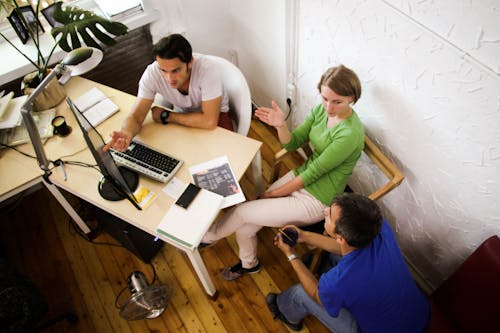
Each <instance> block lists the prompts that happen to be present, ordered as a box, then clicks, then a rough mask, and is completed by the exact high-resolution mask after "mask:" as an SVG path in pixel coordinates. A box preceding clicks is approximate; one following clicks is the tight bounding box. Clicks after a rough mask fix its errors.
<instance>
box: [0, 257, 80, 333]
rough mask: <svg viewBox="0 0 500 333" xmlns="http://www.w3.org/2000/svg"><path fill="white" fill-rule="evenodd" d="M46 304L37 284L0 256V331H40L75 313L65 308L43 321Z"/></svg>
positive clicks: (71, 322) (70, 317)
mask: <svg viewBox="0 0 500 333" xmlns="http://www.w3.org/2000/svg"><path fill="white" fill-rule="evenodd" d="M47 311H48V305H47V303H46V301H45V299H44V298H43V295H42V293H41V292H40V290H39V289H38V288H37V286H36V285H35V284H34V283H33V282H31V281H30V280H29V279H28V278H27V277H25V276H24V275H21V274H20V273H18V272H17V271H16V270H15V269H14V268H13V267H12V266H10V264H9V263H7V261H5V260H3V259H1V258H0V331H1V332H5V333H7V332H12V333H14V332H16V333H21V332H39V331H42V330H45V329H47V328H49V327H50V326H52V325H54V324H56V323H58V322H60V321H62V320H66V321H68V322H69V323H70V324H73V323H75V322H76V321H78V317H77V316H76V315H75V314H74V313H72V312H67V313H64V314H61V315H59V316H57V317H56V318H53V319H49V320H47V321H45V322H43V323H42V319H43V317H44V316H45V314H46V312H47Z"/></svg>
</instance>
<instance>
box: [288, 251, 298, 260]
mask: <svg viewBox="0 0 500 333" xmlns="http://www.w3.org/2000/svg"><path fill="white" fill-rule="evenodd" d="M287 258H288V261H292V260H295V259H299V257H298V256H297V255H296V254H295V253H292V254H290V255H289V256H288V257H287Z"/></svg>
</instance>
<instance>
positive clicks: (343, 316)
mask: <svg viewBox="0 0 500 333" xmlns="http://www.w3.org/2000/svg"><path fill="white" fill-rule="evenodd" d="M277 303H278V307H279V309H280V311H281V313H282V314H283V315H284V316H285V317H286V319H288V321H290V322H292V323H298V322H300V321H301V320H302V319H303V318H305V317H306V316H309V315H313V316H315V317H316V318H318V320H319V321H321V322H322V323H323V325H325V326H326V327H328V329H330V330H331V331H333V332H335V333H357V332H358V325H357V323H356V320H355V319H354V317H353V316H352V315H351V313H350V312H349V311H347V310H346V309H341V310H340V312H339V315H338V316H337V317H332V316H330V315H329V314H328V312H326V310H325V308H324V307H323V306H321V305H319V304H318V303H316V302H315V301H314V300H313V299H312V298H311V297H310V296H309V295H308V294H307V293H306V292H305V290H304V288H302V285H301V284H296V285H294V286H293V287H291V288H289V289H287V290H285V291H284V292H282V293H281V294H279V295H278V298H277Z"/></svg>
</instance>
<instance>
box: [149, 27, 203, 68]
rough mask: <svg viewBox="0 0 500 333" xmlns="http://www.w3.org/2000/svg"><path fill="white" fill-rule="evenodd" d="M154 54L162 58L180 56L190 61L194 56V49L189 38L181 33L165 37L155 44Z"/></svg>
mask: <svg viewBox="0 0 500 333" xmlns="http://www.w3.org/2000/svg"><path fill="white" fill-rule="evenodd" d="M153 55H154V56H155V57H159V58H162V59H175V58H179V59H180V61H182V62H185V63H188V62H190V61H191V59H192V58H193V49H192V48H191V44H189V42H188V40H187V39H186V38H184V37H183V36H182V35H180V34H172V35H169V36H167V37H163V38H162V39H160V40H159V41H158V42H157V43H156V44H155V45H154V46H153Z"/></svg>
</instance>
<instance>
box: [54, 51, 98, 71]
mask: <svg viewBox="0 0 500 333" xmlns="http://www.w3.org/2000/svg"><path fill="white" fill-rule="evenodd" d="M102 58H103V54H102V51H101V50H99V49H96V48H93V47H80V48H77V49H74V50H73V51H71V52H69V53H68V54H67V55H66V56H65V57H64V59H63V60H62V61H61V64H62V65H64V66H66V67H67V68H68V69H70V70H71V71H70V73H71V74H70V75H71V76H78V75H82V74H84V73H86V72H88V71H90V70H92V69H94V68H95V67H97V65H99V63H100V62H101V60H102Z"/></svg>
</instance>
